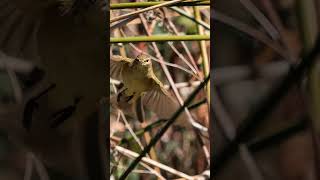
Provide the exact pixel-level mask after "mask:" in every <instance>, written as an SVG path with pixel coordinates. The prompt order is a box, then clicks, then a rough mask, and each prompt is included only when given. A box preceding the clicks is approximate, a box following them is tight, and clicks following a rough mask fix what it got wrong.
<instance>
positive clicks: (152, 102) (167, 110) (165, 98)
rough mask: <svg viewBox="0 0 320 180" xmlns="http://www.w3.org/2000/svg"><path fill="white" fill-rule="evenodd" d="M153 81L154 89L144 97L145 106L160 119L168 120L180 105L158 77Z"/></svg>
mask: <svg viewBox="0 0 320 180" xmlns="http://www.w3.org/2000/svg"><path fill="white" fill-rule="evenodd" d="M153 80H154V88H153V89H152V90H151V91H149V92H147V93H146V94H145V95H144V96H143V97H142V101H143V104H144V105H145V106H146V107H147V108H148V109H149V110H151V111H153V112H154V113H156V114H157V116H158V117H159V118H164V119H168V118H170V117H171V116H172V115H173V114H174V112H176V111H177V110H178V108H179V107H180V105H179V104H178V102H177V101H176V100H175V99H174V98H173V97H172V96H171V95H170V93H169V92H168V91H167V90H166V89H164V87H163V85H162V83H161V82H160V81H159V80H158V79H157V78H156V77H153Z"/></svg>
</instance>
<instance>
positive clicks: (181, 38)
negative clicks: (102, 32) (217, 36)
mask: <svg viewBox="0 0 320 180" xmlns="http://www.w3.org/2000/svg"><path fill="white" fill-rule="evenodd" d="M201 40H206V41H208V40H210V36H209V35H181V36H166V35H155V36H134V37H116V38H110V43H132V42H161V41H201Z"/></svg>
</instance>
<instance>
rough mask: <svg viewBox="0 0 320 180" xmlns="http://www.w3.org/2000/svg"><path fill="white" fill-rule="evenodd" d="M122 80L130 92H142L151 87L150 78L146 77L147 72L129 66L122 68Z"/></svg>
mask: <svg viewBox="0 0 320 180" xmlns="http://www.w3.org/2000/svg"><path fill="white" fill-rule="evenodd" d="M122 80H123V84H124V85H125V86H126V88H128V91H129V92H131V93H143V92H146V91H149V90H150V89H151V88H152V79H150V78H148V76H147V74H145V73H143V72H139V71H134V70H133V69H131V68H124V69H123V71H122Z"/></svg>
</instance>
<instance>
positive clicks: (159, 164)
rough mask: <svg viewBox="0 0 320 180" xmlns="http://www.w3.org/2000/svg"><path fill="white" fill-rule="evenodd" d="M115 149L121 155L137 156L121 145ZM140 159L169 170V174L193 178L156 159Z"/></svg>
mask: <svg viewBox="0 0 320 180" xmlns="http://www.w3.org/2000/svg"><path fill="white" fill-rule="evenodd" d="M115 150H116V151H118V152H120V153H121V154H123V155H126V156H128V157H130V158H137V157H138V156H139V154H138V153H135V152H133V151H130V150H128V149H125V148H123V147H121V146H116V147H115ZM141 161H142V162H144V163H147V164H150V165H152V166H155V167H158V168H160V169H162V170H164V171H167V172H169V173H171V174H174V175H177V176H179V177H182V178H185V179H190V180H192V179H193V178H192V176H189V175H187V174H185V173H183V172H180V171H178V170H176V169H173V168H171V167H169V166H166V165H164V164H161V163H159V162H157V161H154V160H152V159H150V158H146V157H144V158H142V159H141Z"/></svg>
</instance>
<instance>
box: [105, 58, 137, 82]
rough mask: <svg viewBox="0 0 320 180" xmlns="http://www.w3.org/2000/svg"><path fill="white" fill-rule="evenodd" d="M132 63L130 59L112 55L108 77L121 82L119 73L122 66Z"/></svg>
mask: <svg viewBox="0 0 320 180" xmlns="http://www.w3.org/2000/svg"><path fill="white" fill-rule="evenodd" d="M132 61H133V59H131V58H126V57H122V56H119V55H113V56H111V57H110V77H111V78H113V79H117V80H120V81H122V77H121V72H122V68H123V65H125V64H130V63H131V62H132Z"/></svg>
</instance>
